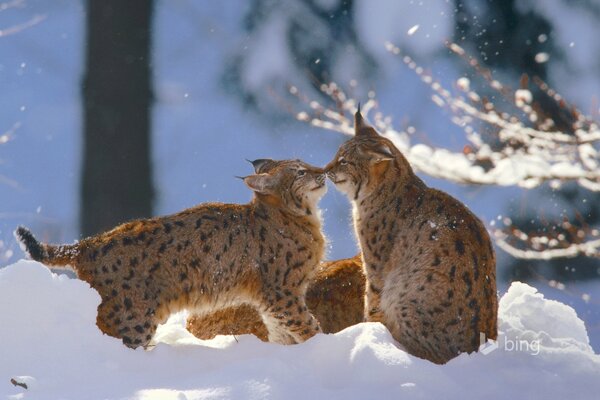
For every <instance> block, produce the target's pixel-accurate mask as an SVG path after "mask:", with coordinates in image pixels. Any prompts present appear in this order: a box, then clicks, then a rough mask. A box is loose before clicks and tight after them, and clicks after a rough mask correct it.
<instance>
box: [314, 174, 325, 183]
mask: <svg viewBox="0 0 600 400" xmlns="http://www.w3.org/2000/svg"><path fill="white" fill-rule="evenodd" d="M316 180H317V183H318V184H323V183H325V174H324V173H323V174H319V175H318V176H317V179H316Z"/></svg>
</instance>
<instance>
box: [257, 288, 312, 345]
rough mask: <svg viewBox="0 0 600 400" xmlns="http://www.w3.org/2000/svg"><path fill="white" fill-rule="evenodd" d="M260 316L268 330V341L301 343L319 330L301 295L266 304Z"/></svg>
mask: <svg viewBox="0 0 600 400" xmlns="http://www.w3.org/2000/svg"><path fill="white" fill-rule="evenodd" d="M262 317H263V321H264V323H265V326H266V327H267V330H268V331H269V342H275V343H281V344H294V343H302V342H304V341H306V340H308V339H309V338H311V337H313V336H314V335H315V334H317V333H319V332H321V328H320V326H319V322H318V321H317V319H316V318H315V317H314V316H313V315H312V314H311V313H310V311H308V307H307V306H306V302H305V301H304V298H303V297H301V296H293V295H292V296H288V297H284V298H282V299H281V300H279V301H275V302H273V303H270V304H268V305H267V307H265V308H264V310H263V312H262Z"/></svg>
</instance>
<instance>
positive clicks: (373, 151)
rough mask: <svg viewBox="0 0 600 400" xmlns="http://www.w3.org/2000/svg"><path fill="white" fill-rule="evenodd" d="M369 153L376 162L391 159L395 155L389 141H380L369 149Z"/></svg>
mask: <svg viewBox="0 0 600 400" xmlns="http://www.w3.org/2000/svg"><path fill="white" fill-rule="evenodd" d="M367 152H368V153H369V155H371V157H372V158H373V161H374V162H376V163H379V162H382V161H391V160H393V159H394V158H395V157H394V152H393V150H392V149H391V148H390V146H389V145H388V144H387V143H379V144H378V145H377V146H375V147H372V148H370V149H369V150H367Z"/></svg>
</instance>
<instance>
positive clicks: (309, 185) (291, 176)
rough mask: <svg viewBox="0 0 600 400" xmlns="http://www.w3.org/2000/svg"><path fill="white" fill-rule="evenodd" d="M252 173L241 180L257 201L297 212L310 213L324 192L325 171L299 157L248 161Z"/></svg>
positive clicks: (301, 213) (314, 212)
mask: <svg viewBox="0 0 600 400" xmlns="http://www.w3.org/2000/svg"><path fill="white" fill-rule="evenodd" d="M251 163H252V165H253V166H254V170H255V174H254V175H250V176H247V177H245V178H244V182H245V183H246V185H248V187H249V188H250V189H252V190H253V191H254V193H255V194H256V198H257V199H258V200H259V201H262V202H265V203H267V204H271V205H275V206H279V207H282V208H285V209H286V210H288V211H291V212H292V213H294V214H298V215H313V214H316V211H317V203H318V202H319V200H320V199H321V197H323V195H324V194H325V192H326V191H327V186H326V185H325V172H324V170H323V169H322V168H317V167H313V166H312V165H309V164H307V163H305V162H303V161H300V160H283V161H275V160H270V159H259V160H255V161H251Z"/></svg>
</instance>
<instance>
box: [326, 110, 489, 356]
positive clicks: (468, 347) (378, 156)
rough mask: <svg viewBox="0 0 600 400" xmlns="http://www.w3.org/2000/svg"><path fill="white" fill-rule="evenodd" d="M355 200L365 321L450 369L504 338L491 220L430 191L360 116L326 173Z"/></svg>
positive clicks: (405, 346) (415, 351) (413, 350)
mask: <svg viewBox="0 0 600 400" xmlns="http://www.w3.org/2000/svg"><path fill="white" fill-rule="evenodd" d="M325 170H326V172H327V175H328V177H329V178H330V179H331V181H333V183H334V184H335V185H336V187H337V189H338V190H340V191H342V192H344V193H345V194H346V195H347V196H348V197H349V199H350V200H351V202H352V205H353V217H354V228H355V231H356V235H357V237H358V240H359V244H360V248H361V250H362V256H363V265H364V268H365V275H366V278H367V288H366V297H365V316H366V318H367V320H369V321H379V322H382V323H383V324H385V325H386V326H387V327H388V329H389V330H390V332H391V333H392V336H393V337H394V338H395V339H396V340H397V341H398V342H399V343H400V344H401V345H402V346H403V347H404V348H405V349H406V350H407V351H408V352H409V353H411V354H413V355H415V356H418V357H421V358H425V359H428V360H431V361H433V362H435V363H438V364H443V363H445V362H447V361H448V360H450V359H452V358H454V357H456V356H457V355H458V354H460V353H462V352H467V353H470V352H473V351H477V350H478V347H479V344H480V343H479V340H480V339H479V338H480V332H483V333H485V335H486V337H487V338H491V339H495V338H496V337H497V309H498V301H497V297H496V276H495V274H496V272H495V265H496V262H495V255H494V250H493V248H492V245H491V242H490V238H489V236H488V234H487V231H486V229H485V227H484V226H483V224H482V223H481V221H479V219H478V218H477V217H475V215H473V214H472V213H471V212H470V211H469V210H468V209H467V208H466V207H465V206H464V205H463V204H462V203H460V202H459V201H458V200H456V199H454V198H453V197H451V196H449V195H448V194H446V193H444V192H441V191H439V190H435V189H431V188H429V187H427V186H426V185H425V184H424V183H423V182H422V181H421V179H419V178H418V177H417V176H416V175H415V174H414V173H413V171H412V169H411V167H410V165H409V163H408V161H407V160H406V159H405V158H404V156H403V155H402V154H401V153H400V151H399V150H398V149H397V148H396V147H395V146H394V145H393V144H392V142H391V141H390V140H388V139H386V138H384V137H381V136H379V135H378V133H377V132H376V131H375V129H374V128H372V127H371V126H369V125H367V124H366V123H365V122H364V120H363V117H362V115H361V113H360V109H359V110H358V111H357V112H356V114H355V137H354V138H352V139H350V140H349V141H347V142H346V143H344V144H343V145H342V146H341V147H340V149H339V150H338V152H337V154H336V156H335V158H334V159H333V161H331V163H330V164H329V165H327V166H326V167H325Z"/></svg>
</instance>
